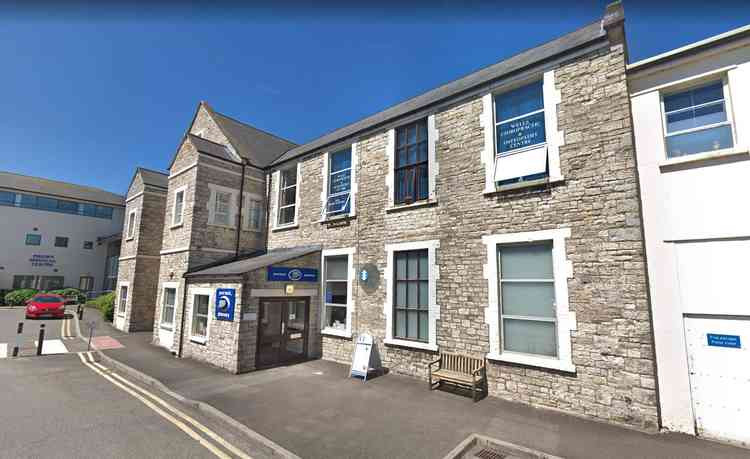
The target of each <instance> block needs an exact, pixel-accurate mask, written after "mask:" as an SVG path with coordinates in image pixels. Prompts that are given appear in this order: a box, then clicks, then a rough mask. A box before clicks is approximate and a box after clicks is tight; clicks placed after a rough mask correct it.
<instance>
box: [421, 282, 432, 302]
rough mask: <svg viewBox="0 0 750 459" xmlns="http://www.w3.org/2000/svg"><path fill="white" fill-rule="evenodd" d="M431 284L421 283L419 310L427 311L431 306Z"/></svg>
mask: <svg viewBox="0 0 750 459" xmlns="http://www.w3.org/2000/svg"><path fill="white" fill-rule="evenodd" d="M429 298H430V283H429V282H428V281H426V280H425V281H419V309H427V308H428V307H429V306H430V300H429Z"/></svg>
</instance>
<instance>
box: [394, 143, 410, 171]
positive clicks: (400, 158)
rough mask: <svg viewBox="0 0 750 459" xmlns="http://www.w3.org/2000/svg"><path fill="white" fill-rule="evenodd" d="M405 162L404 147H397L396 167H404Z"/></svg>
mask: <svg viewBox="0 0 750 459" xmlns="http://www.w3.org/2000/svg"><path fill="white" fill-rule="evenodd" d="M406 160H407V158H406V147H399V148H398V149H397V150H396V167H402V166H406V164H408V163H407V161H406Z"/></svg>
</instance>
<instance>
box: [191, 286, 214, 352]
mask: <svg viewBox="0 0 750 459" xmlns="http://www.w3.org/2000/svg"><path fill="white" fill-rule="evenodd" d="M209 299H210V296H209V295H193V320H192V326H191V329H190V339H192V340H194V341H200V342H205V341H206V337H207V336H208V303H209Z"/></svg>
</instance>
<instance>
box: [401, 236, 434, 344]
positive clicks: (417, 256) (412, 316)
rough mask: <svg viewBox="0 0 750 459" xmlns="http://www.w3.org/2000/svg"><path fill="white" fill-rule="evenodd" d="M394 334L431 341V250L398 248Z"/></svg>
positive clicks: (404, 337)
mask: <svg viewBox="0 0 750 459" xmlns="http://www.w3.org/2000/svg"><path fill="white" fill-rule="evenodd" d="M393 257H394V259H395V264H396V267H395V272H394V279H395V287H396V290H395V295H394V296H393V300H394V301H393V309H394V324H393V336H394V337H395V338H398V339H410V340H417V341H424V342H427V341H428V339H429V335H428V330H429V329H428V309H429V300H428V298H429V270H428V263H427V250H411V251H405V252H396V253H395V254H394V255H393Z"/></svg>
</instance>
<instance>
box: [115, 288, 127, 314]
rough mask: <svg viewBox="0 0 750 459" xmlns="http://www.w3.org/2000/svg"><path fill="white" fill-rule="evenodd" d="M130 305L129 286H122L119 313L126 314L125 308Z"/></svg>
mask: <svg viewBox="0 0 750 459" xmlns="http://www.w3.org/2000/svg"><path fill="white" fill-rule="evenodd" d="M127 304H128V286H127V285H121V286H120V300H119V302H118V308H117V312H119V313H120V314H125V306H126V305H127Z"/></svg>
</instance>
